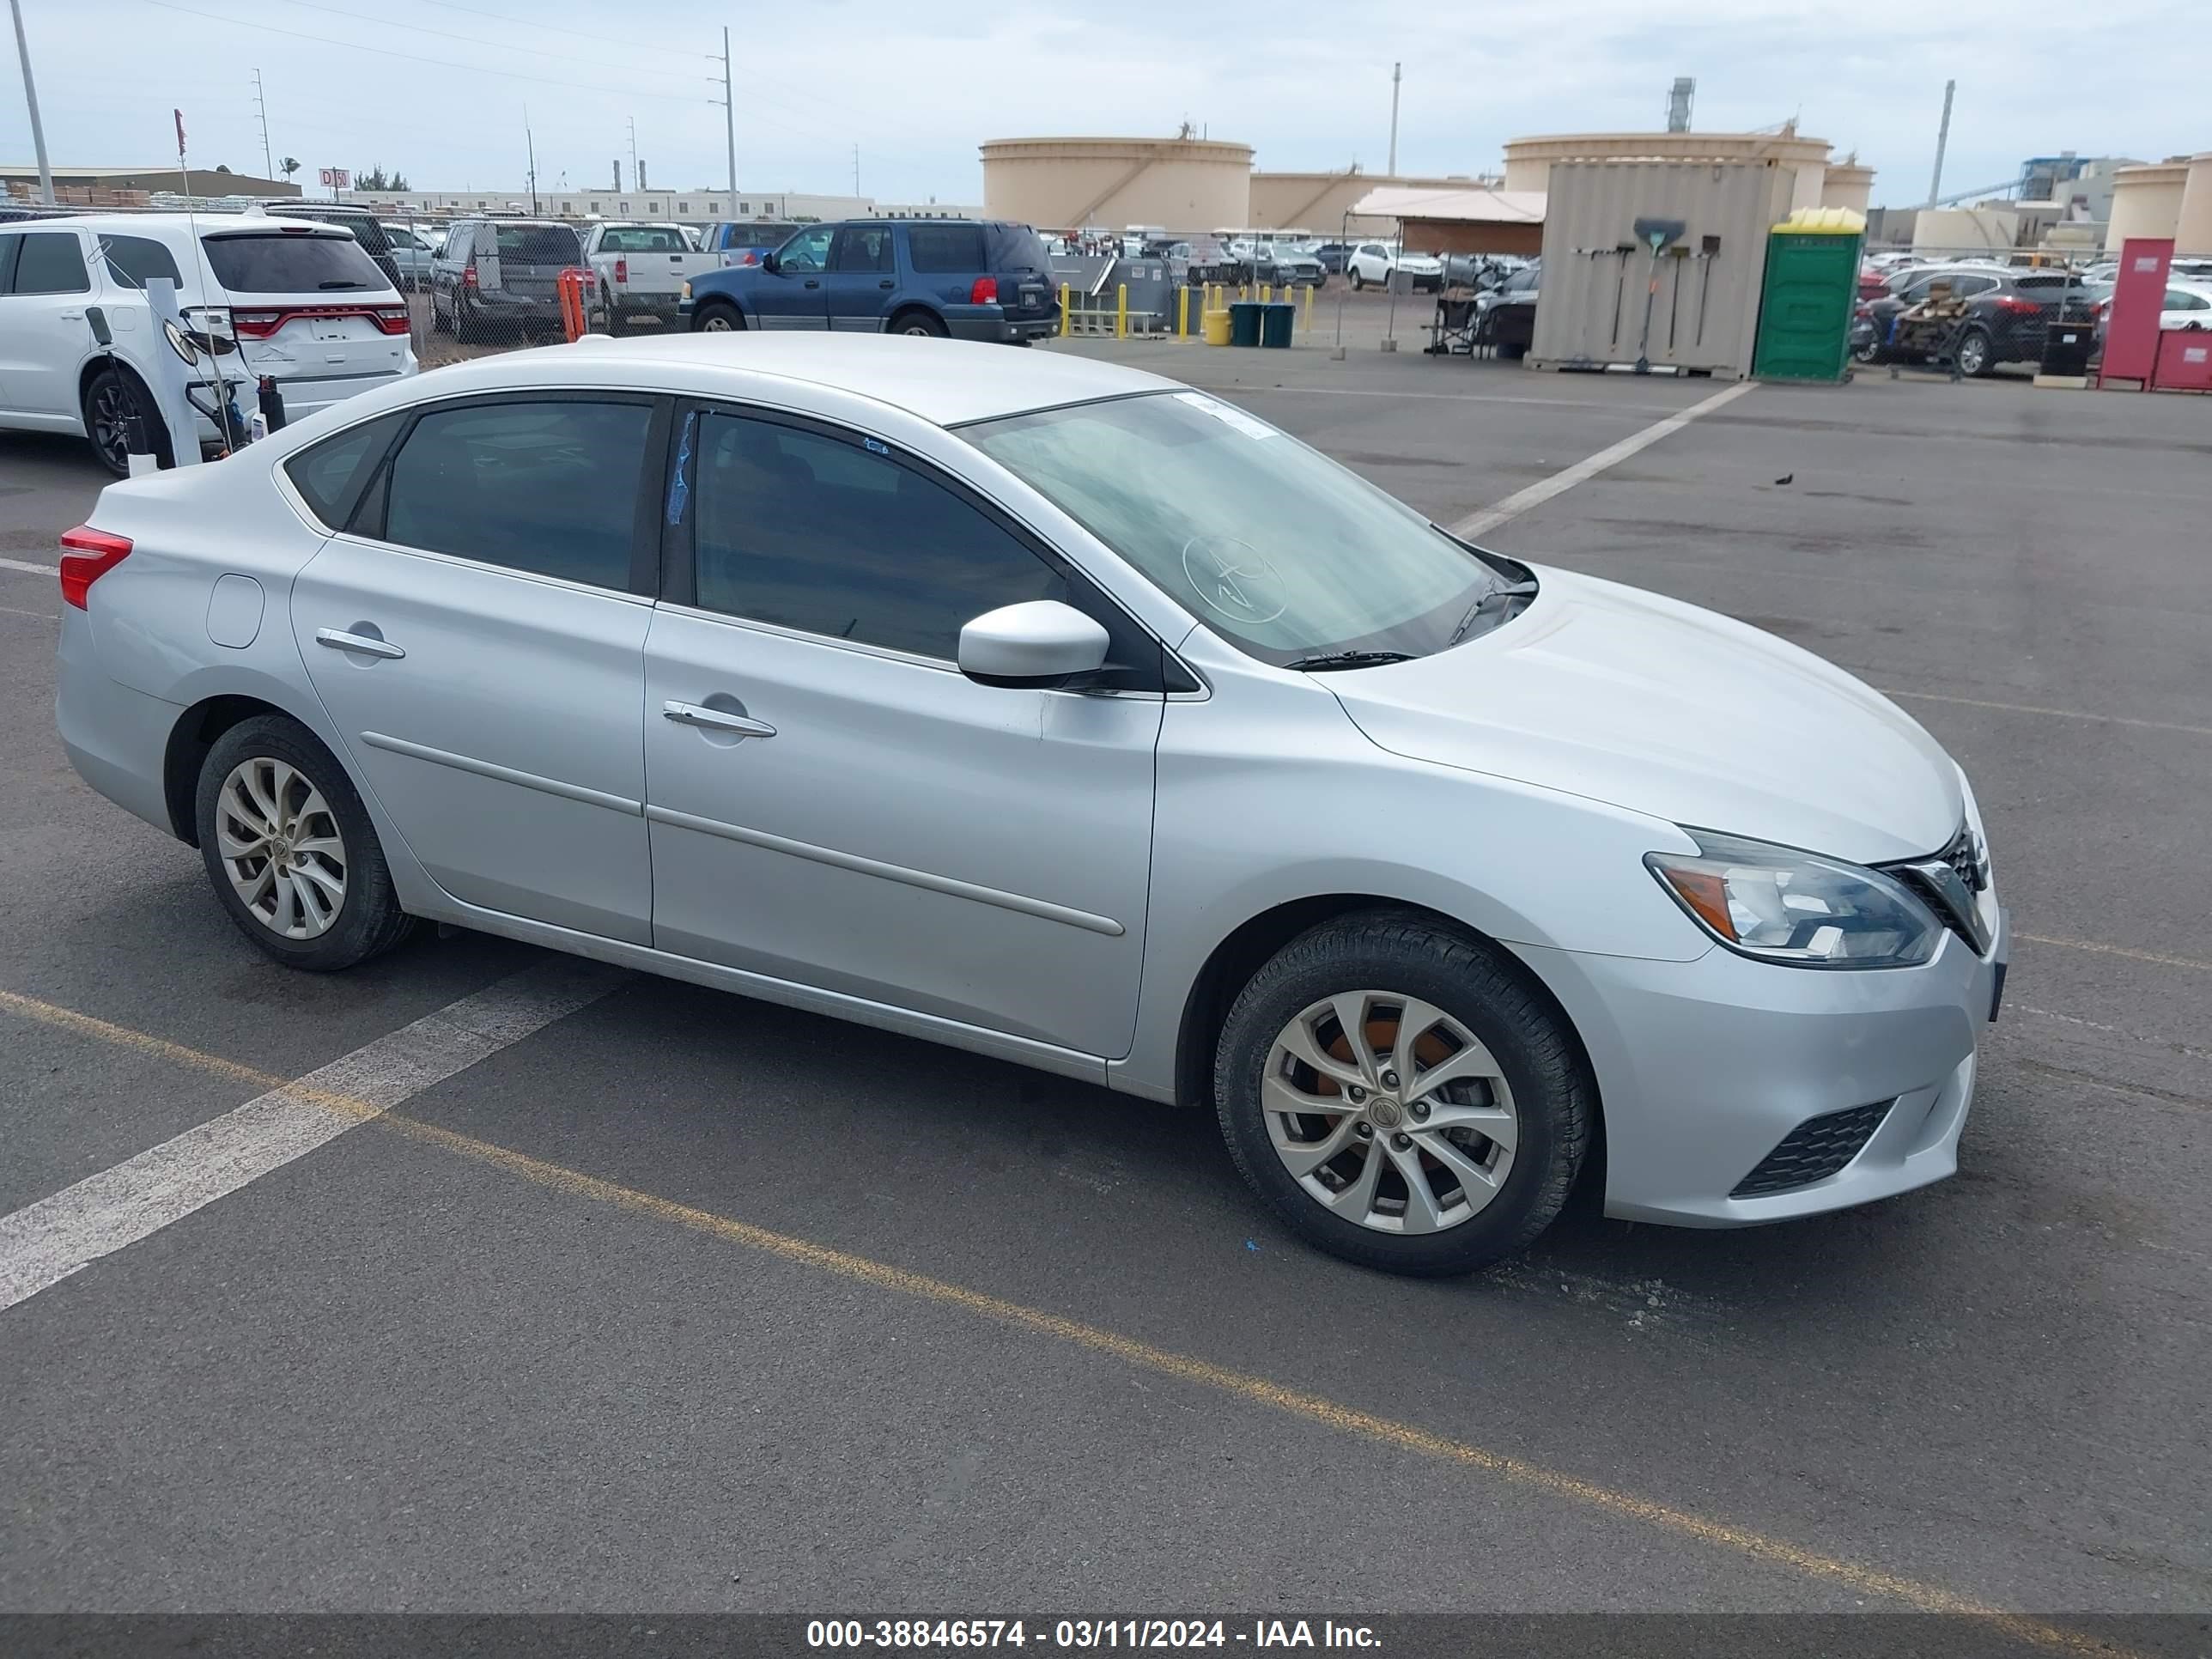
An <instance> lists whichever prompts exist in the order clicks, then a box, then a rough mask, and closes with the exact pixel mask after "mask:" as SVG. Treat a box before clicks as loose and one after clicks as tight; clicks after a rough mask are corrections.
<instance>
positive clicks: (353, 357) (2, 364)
mask: <svg viewBox="0 0 2212 1659" xmlns="http://www.w3.org/2000/svg"><path fill="white" fill-rule="evenodd" d="M155 276H166V277H168V278H169V279H170V280H172V281H173V282H174V283H176V284H177V303H178V304H179V306H180V307H183V308H184V310H185V313H186V319H187V321H188V322H189V323H190V324H191V326H192V327H193V328H194V329H195V330H197V331H202V332H207V333H211V334H214V335H216V337H225V336H228V337H229V338H230V339H232V340H234V341H235V342H236V343H237V348H238V349H237V350H236V351H234V352H232V351H226V352H224V353H223V354H222V356H219V357H218V358H216V362H217V363H218V364H219V365H220V367H221V368H222V372H223V374H224V377H225V378H226V379H227V380H230V381H232V382H233V383H234V384H235V383H237V382H240V381H241V380H242V381H243V382H244V391H243V392H242V393H241V394H240V406H241V408H243V409H245V410H249V411H250V410H252V407H253V398H252V384H253V382H254V381H255V380H258V379H259V378H260V377H261V376H263V375H268V376H270V377H272V378H274V379H275V380H276V382H277V385H278V386H279V388H280V389H281V391H282V392H283V397H284V409H285V413H286V415H287V416H288V417H297V416H302V415H309V414H313V412H314V411H315V410H319V409H322V408H324V407H325V406H327V405H328V404H334V403H337V402H338V401H339V400H341V399H342V398H350V397H352V396H353V395H354V394H355V393H356V392H367V391H368V390H369V389H370V388H372V387H374V386H383V385H386V384H387V383H388V382H390V381H392V380H399V379H401V378H403V377H404V376H406V375H409V374H414V373H415V368H416V365H415V353H414V350H413V349H412V346H411V343H410V319H409V316H408V311H407V306H406V303H405V301H403V300H402V299H401V298H400V296H399V295H398V293H396V292H395V291H394V290H393V289H392V283H391V281H390V279H389V278H387V277H386V276H385V275H384V273H383V272H381V271H380V270H378V269H377V267H376V264H375V262H374V260H372V259H371V258H369V257H368V254H367V253H365V252H362V248H361V246H360V245H359V244H358V243H356V241H355V240H354V239H353V235H352V234H351V233H350V232H349V231H346V230H343V229H340V228H337V227H336V226H333V225H322V224H311V223H307V222H304V221H299V220H285V219H280V218H274V217H271V216H269V215H267V214H263V213H244V214H235V213H231V214H225V213H199V214H185V213H148V214H86V215H83V216H78V217H74V218H58V219H37V220H24V221H21V222H18V223H15V224H12V225H9V226H6V227H4V228H0V429H8V430H15V431H22V432H66V433H72V434H75V435H79V436H82V437H85V438H88V439H89V440H90V441H91V442H92V446H93V448H94V451H95V452H96V453H98V454H99V456H100V459H101V460H102V461H103V462H105V463H106V465H107V466H108V468H109V469H110V470H111V471H113V472H114V473H115V474H116V475H117V476H118V477H121V476H122V475H123V473H124V472H125V470H126V469H127V466H128V461H127V460H126V459H125V448H124V429H125V425H124V423H125V417H126V416H129V415H130V414H131V412H133V410H136V411H137V412H139V413H142V414H145V415H149V416H150V415H152V414H153V412H154V410H155V403H154V400H153V398H152V395H151V393H150V392H149V388H148V381H147V377H148V376H149V374H152V373H154V372H155V368H154V362H153V359H152V356H151V354H152V353H153V352H155V349H157V348H158V349H161V350H164V351H166V350H167V349H168V347H167V343H166V342H165V341H163V339H162V338H161V334H160V331H158V330H157V329H156V328H155V326H154V325H153V320H152V316H151V313H149V310H148V309H147V305H146V300H145V292H144V290H145V284H146V282H147V279H149V277H155ZM91 306H97V307H100V308H101V310H102V311H103V313H105V314H106V318H107V323H108V327H109V331H110V332H111V334H112V337H113V339H114V350H113V352H112V356H111V354H110V353H108V352H106V351H103V350H102V349H101V348H100V344H99V343H98V342H97V341H96V340H95V339H94V337H93V332H92V328H91V325H90V324H89V323H88V320H87V319H86V315H85V313H86V309H87V307H91ZM202 361H203V362H204V361H205V360H204V359H203V360H202ZM154 435H155V443H156V445H157V447H160V448H161V449H162V450H163V451H164V452H166V450H167V443H166V441H165V435H164V434H163V433H162V432H161V427H160V422H158V421H156V422H154ZM200 435H201V438H202V440H203V441H208V440H212V439H215V438H216V437H217V436H218V434H217V432H216V428H215V427H214V425H213V424H212V423H211V422H206V421H204V420H203V421H202V422H201V431H200Z"/></svg>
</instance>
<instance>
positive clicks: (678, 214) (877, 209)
mask: <svg viewBox="0 0 2212 1659" xmlns="http://www.w3.org/2000/svg"><path fill="white" fill-rule="evenodd" d="M340 199H342V200H343V201H345V202H348V203H350V204H356V205H358V206H362V207H367V208H369V209H371V210H374V212H376V213H378V214H380V215H383V216H390V217H393V218H406V217H408V216H416V217H421V218H426V219H428V218H435V219H450V218H452V217H453V216H455V215H456V214H468V213H534V214H538V215H539V216H542V217H544V218H548V219H669V220H676V221H679V222H692V223H698V224H709V223H712V222H714V221H716V220H718V219H769V220H787V221H801V220H817V219H974V218H978V217H981V213H982V210H981V209H980V208H978V207H976V206H975V205H974V204H967V203H961V204H956V203H949V202H919V203H914V202H879V201H878V200H876V199H875V198H874V197H870V196H824V195H817V194H815V193H813V192H811V191H799V190H788V191H786V190H778V191H746V190H740V191H738V194H737V196H736V197H734V198H732V197H731V195H730V193H729V191H726V190H710V189H707V188H705V187H703V186H702V187H701V188H699V189H696V190H628V191H622V190H614V189H611V188H608V187H606V186H604V185H603V186H601V187H600V188H599V189H598V190H541V191H538V192H537V193H536V194H535V195H534V196H533V195H532V193H531V191H529V189H528V188H527V187H524V188H521V189H512V190H499V189H491V190H404V191H390V190H382V191H364V190H349V191H341V192H340Z"/></svg>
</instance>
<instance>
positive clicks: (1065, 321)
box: [1060, 283, 1071, 340]
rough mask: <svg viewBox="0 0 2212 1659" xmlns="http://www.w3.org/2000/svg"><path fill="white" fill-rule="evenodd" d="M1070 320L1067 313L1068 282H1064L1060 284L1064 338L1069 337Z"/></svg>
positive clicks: (1062, 337)
mask: <svg viewBox="0 0 2212 1659" xmlns="http://www.w3.org/2000/svg"><path fill="white" fill-rule="evenodd" d="M1070 320H1071V319H1070V318H1069V316H1068V314H1067V284H1066V283H1061V284H1060V338H1061V339H1063V340H1065V339H1066V337H1067V327H1068V324H1069V322H1070Z"/></svg>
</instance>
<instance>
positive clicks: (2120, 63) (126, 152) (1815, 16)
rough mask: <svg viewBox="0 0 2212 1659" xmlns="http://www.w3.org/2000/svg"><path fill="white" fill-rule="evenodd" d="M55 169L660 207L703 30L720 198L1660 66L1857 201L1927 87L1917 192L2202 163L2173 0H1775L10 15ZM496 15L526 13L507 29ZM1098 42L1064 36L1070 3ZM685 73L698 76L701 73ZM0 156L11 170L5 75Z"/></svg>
mask: <svg viewBox="0 0 2212 1659" xmlns="http://www.w3.org/2000/svg"><path fill="white" fill-rule="evenodd" d="M24 10H25V15H26V25H27V29H28V32H29V36H30V45H31V52H32V58H33V68H34V70H35V71H36V73H37V76H38V82H39V92H40V100H41V103H42V106H43V109H44V113H45V117H46V141H47V146H48V149H49V151H50V153H51V155H52V160H53V161H54V162H55V163H56V164H57V165H63V164H70V165H88V166H95V165H96V166H117V165H126V164H127V165H144V164H147V163H151V162H157V161H167V160H168V159H170V158H171V157H172V156H173V153H174V149H175V142H174V137H173V132H172V130H171V125H170V118H169V111H170V109H171V108H172V107H173V106H181V107H182V108H183V109H184V112H185V124H186V128H187V136H188V138H189V140H190V144H191V161H192V164H193V165H194V166H196V167H213V166H214V165H216V163H217V162H222V163H226V164H228V166H229V167H232V168H233V169H234V170H235V171H238V172H248V171H251V172H257V173H258V172H259V171H261V169H262V166H263V161H262V140H261V131H260V127H259V125H258V121H257V118H256V112H255V107H254V101H253V86H252V70H255V69H257V68H258V69H259V70H261V73H262V79H263V82H264V86H265V88H266V94H267V103H268V116H269V142H270V148H271V150H272V151H273V153H274V155H276V156H277V157H279V158H281V157H283V156H284V155H288V154H289V155H294V156H296V157H298V158H299V160H300V161H301V162H302V163H304V164H305V168H304V172H303V173H302V175H301V176H302V179H303V181H304V182H307V183H308V184H310V185H312V184H313V177H314V169H316V168H317V167H323V166H342V167H351V168H354V169H356V170H359V169H362V168H366V167H371V166H375V165H379V164H381V165H382V166H384V167H387V168H392V167H396V168H398V170H399V171H401V172H402V173H404V174H405V175H406V176H407V179H408V180H409V182H410V184H411V185H414V186H415V187H416V188H418V189H432V188H441V189H442V188H451V189H460V188H464V187H470V188H477V189H487V188H490V189H504V190H510V191H511V190H514V189H517V188H520V185H521V183H522V180H523V176H524V172H525V167H526V163H525V159H524V147H523V144H524V141H523V127H524V112H525V108H526V107H527V110H528V112H529V120H530V125H531V126H532V129H533V130H534V131H535V134H536V139H537V150H538V179H539V183H540V185H541V187H544V188H548V189H550V188H555V187H556V186H558V185H560V184H561V183H562V176H563V175H564V174H565V175H566V182H567V183H568V185H570V186H571V187H586V186H596V185H602V184H604V183H605V182H607V181H608V180H609V178H610V169H611V162H612V161H613V160H614V158H615V157H617V155H619V156H621V157H622V158H623V168H624V173H625V175H626V176H627V174H628V172H629V149H630V137H629V120H630V118H635V121H636V124H637V126H636V131H637V139H636V147H637V152H638V154H639V155H642V156H643V157H644V158H645V161H646V164H647V173H648V176H649V178H650V179H651V180H652V182H653V185H655V187H657V188H669V189H675V188H687V189H697V188H701V187H703V186H706V185H715V186H717V187H719V186H720V184H721V183H722V181H723V174H724V172H725V166H726V164H725V161H724V145H723V128H722V112H721V109H720V107H719V106H718V105H717V104H716V103H714V102H712V101H710V100H716V99H719V98H720V90H721V88H720V73H721V70H720V59H719V54H720V48H721V29H722V27H723V25H725V24H728V25H729V26H730V27H731V31H732V43H733V52H734V58H735V73H736V81H737V106H738V176H739V180H740V182H741V183H742V184H743V185H745V186H747V187H750V188H753V189H776V190H783V189H788V190H807V191H828V192H844V191H850V190H851V189H852V187H853V180H854V156H853V150H854V145H856V144H857V145H858V146H859V147H860V189H861V191H863V192H864V193H866V194H868V195H871V196H874V197H878V198H882V199H886V200H923V199H927V198H935V199H937V200H939V201H946V202H959V203H973V202H978V201H980V200H981V191H982V174H981V167H980V165H979V163H978V161H977V159H976V153H975V147H976V145H977V143H980V142H981V140H983V139H986V138H993V137H1014V136H1021V135H1027V134H1033V133H1070V134H1074V133H1085V134H1088V133H1111V134H1159V135H1165V134H1170V133H1172V132H1173V131H1175V129H1176V125H1177V124H1178V123H1179V122H1181V121H1182V120H1184V119H1185V118H1188V119H1189V120H1190V121H1192V122H1194V123H1196V124H1198V125H1200V126H1202V127H1204V128H1205V129H1206V131H1208V133H1209V134H1210V135H1211V136H1212V137H1217V138H1235V139H1239V140H1242V141H1243V142H1245V143H1249V144H1251V145H1252V146H1253V147H1254V148H1255V150H1256V151H1257V152H1258V155H1257V162H1258V165H1259V166H1261V167H1268V168H1285V169H1315V168H1325V167H1343V166H1346V165H1347V164H1350V163H1352V162H1354V161H1357V162H1358V163H1359V164H1360V165H1362V166H1363V167H1366V168H1368V169H1369V170H1370V171H1374V172H1380V171H1382V170H1383V165H1384V161H1385V159H1386V152H1387V150H1388V148H1389V118H1390V64H1391V62H1392V60H1393V59H1394V58H1398V59H1402V60H1403V61H1404V63H1405V65H1406V70H1405V85H1404V92H1403V102H1402V106H1401V117H1400V125H1399V141H1398V161H1399V166H1400V169H1401V171H1403V172H1407V173H1474V172H1482V171H1488V170H1492V169H1494V168H1495V167H1497V166H1498V161H1499V147H1500V145H1501V144H1502V143H1503V142H1504V140H1505V139H1507V138H1509V137H1515V136H1517V135H1520V134H1524V133H1543V132H1561V131H1596V130H1613V129H1632V130H1634V129H1649V128H1656V127H1658V126H1660V125H1663V115H1664V110H1665V103H1666V95H1667V88H1668V84H1669V83H1670V82H1671V81H1672V80H1673V78H1674V76H1676V75H1692V76H1696V77H1697V79H1698V94H1697V108H1696V114H1695V118H1694V122H1693V125H1696V126H1699V127H1703V128H1707V129H1711V130H1716V131H1718V130H1740V129H1743V128H1747V127H1757V126H1764V125H1770V124H1771V123H1775V122H1778V121H1781V120H1784V119H1785V118H1789V117H1790V116H1793V115H1794V116H1796V117H1797V118H1799V124H1800V131H1803V132H1806V133H1808V134H1812V135H1816V136H1818V137H1824V138H1827V139H1830V140H1832V141H1833V142H1834V143H1835V144H1836V146H1837V148H1838V151H1848V150H1856V151H1857V153H1858V155H1859V158H1860V160H1862V161H1865V162H1868V163H1869V164H1871V165H1872V166H1873V167H1875V168H1876V169H1877V170H1878V176H1877V178H1876V180H1875V202H1876V203H1877V204H1881V203H1884V202H1888V203H1893V204H1910V203H1911V202H1914V201H1917V200H1918V199H1919V198H1920V197H1923V196H1924V195H1925V193H1926V191H1927V187H1928V175H1929V167H1930V165H1931V163H1932V161H1933V156H1934V150H1935V139H1936V120H1937V117H1938V114H1939V112H1940V109H1941V106H1942V96H1943V81H1944V78H1945V76H1957V77H1958V79H1959V82H1960V86H1959V94H1958V105H1957V109H1956V112H1955V113H1954V117H1953V121H1952V129H1951V145H1950V156H1949V160H1948V162H1947V164H1946V166H1945V169H1944V179H1945V184H1946V193H1947V194H1948V192H1949V191H1952V190H1964V189H1968V188H1971V187H1974V186H1978V185H1990V184H1995V183H1996V182H1998V181H2000V180H2002V179H2009V178H2010V177H2012V176H2013V175H2014V174H2015V173H2016V171H2017V169H2018V167H2019V164H2020V162H2021V160H2022V158H2024V157H2026V156H2029V155H2045V154H2053V153H2056V152H2057V151H2058V150H2061V149H2073V150H2076V151H2079V152H2081V154H2084V155H2094V154H2121V155H2136V156H2141V157H2144V158H2148V159H2157V158H2160V157H2162V156H2165V155H2169V154H2173V153H2177V152H2180V151H2185V150H2191V149H2212V100H2207V99H2206V98H2205V96H2204V93H2203V86H2204V82H2203V54H2202V52H2194V53H2186V52H2170V53H2168V52H2160V50H2158V47H2159V45H2160V43H2161V42H2174V41H2180V40H2185V39H2186V40H2190V41H2191V43H2193V44H2195V45H2202V44H2203V39H2204V34H2203V19H2204V16H2205V15H2206V14H2205V12H2204V10H2203V0H2157V3H2149V0H2109V3H2105V4H2100V5H2099V6H2097V7H2095V8H2093V9H2090V10H2087V11H2085V9H2084V8H2082V7H2081V5H2080V4H2079V3H2077V0H2066V3H2063V4H2062V3H2056V0H2003V3H2002V5H2001V6H1999V7H1998V8H1997V9H1996V11H1994V12H1993V11H1992V10H1991V9H1990V8H1989V7H1988V6H1986V5H1979V6H1970V5H1964V4H1942V5H1931V6H1915V5H1903V6H1899V5H1889V4H1876V5H1869V6H1839V5H1837V4H1835V3H1833V0H1826V3H1822V4H1820V5H1813V4H1809V3H1796V0H1698V3H1695V4H1693V5H1692V4H1650V3H1637V0H1540V3H1536V4H1520V5H1512V6H1500V7H1483V8H1480V9H1475V8H1470V7H1466V6H1461V5H1455V4H1451V3H1444V0H1439V3H1410V0H1406V3H1401V0H1249V3H1248V0H1224V3H1219V4H1206V3H1204V0H1195V3H1194V0H1171V3H1156V0H1111V3H1109V4H1107V5H1103V6H1100V5H1092V4H1068V5H1064V6H1061V5H1054V4H1052V3H1050V0H1033V3H1029V4H1012V3H1004V4H1002V3H985V4H981V5H972V4H960V3H949V4H948V3H939V4H926V3H925V4H915V3H913V0H902V3H897V4H892V3H878V0H768V3H762V0H755V3H752V4H749V5H747V6H744V7H743V8H737V7H732V6H727V5H724V6H716V5H713V4H708V3H702V0H653V3H632V4H623V5H617V4H616V3H613V0H544V3H526V0H24ZM526 14H527V15H526ZM1085 16H1087V17H1091V18H1096V19H1099V20H1102V21H1089V22H1086V21H1077V19H1078V18H1079V17H1085ZM710 54H712V55H714V61H713V62H710V61H709V55H710ZM8 87H9V90H8V95H7V97H6V99H5V106H6V114H5V118H4V124H0V152H4V155H0V159H4V160H6V161H10V162H13V161H28V160H29V159H30V155H31V143H30V135H29V130H28V122H27V118H26V115H25V112H24V108H23V105H22V100H21V92H20V88H18V87H16V86H15V85H14V84H13V83H12V82H9V83H8Z"/></svg>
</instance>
